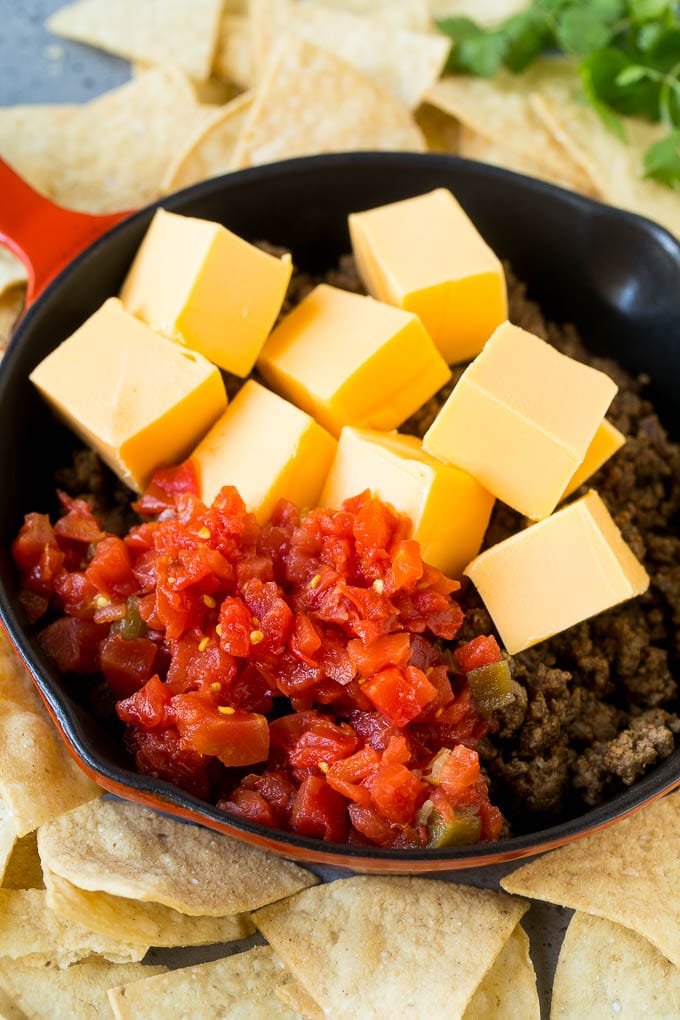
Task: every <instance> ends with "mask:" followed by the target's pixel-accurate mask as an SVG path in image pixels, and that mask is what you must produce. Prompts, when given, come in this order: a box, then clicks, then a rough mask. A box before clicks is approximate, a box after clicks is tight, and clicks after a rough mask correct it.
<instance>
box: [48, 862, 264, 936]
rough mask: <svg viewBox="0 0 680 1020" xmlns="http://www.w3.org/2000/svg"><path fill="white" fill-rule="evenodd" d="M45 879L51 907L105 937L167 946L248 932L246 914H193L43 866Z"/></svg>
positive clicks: (250, 930)
mask: <svg viewBox="0 0 680 1020" xmlns="http://www.w3.org/2000/svg"><path fill="white" fill-rule="evenodd" d="M45 884H46V886H47V903H48V906H49V907H50V909H51V910H53V911H54V912H55V913H56V914H58V915H59V916H60V917H63V918H67V919H68V920H69V921H72V922H73V923H74V924H79V925H86V926H87V927H88V928H91V929H92V931H96V932H97V933H98V934H99V935H101V936H103V937H105V938H119V939H121V938H122V939H125V941H128V942H144V943H146V944H147V945H152V946H158V947H166V948H172V947H174V946H209V945H213V944H214V943H217V942H233V941H235V940H236V939H241V938H245V937H246V936H247V935H252V933H253V925H252V923H251V921H250V920H249V918H248V915H247V914H230V915H228V916H226V917H194V916H190V915H188V914H181V913H180V912H179V911H177V910H173V909H172V907H165V906H163V905H162V904H160V903H140V902H139V901H138V900H133V899H129V898H125V897H123V896H111V894H110V893H103V892H87V891H86V890H83V889H79V888H78V887H77V886H75V885H73V884H72V883H71V882H67V881H66V879H65V878H60V877H59V876H58V875H55V874H53V873H52V872H51V871H50V870H49V869H46V870H45Z"/></svg>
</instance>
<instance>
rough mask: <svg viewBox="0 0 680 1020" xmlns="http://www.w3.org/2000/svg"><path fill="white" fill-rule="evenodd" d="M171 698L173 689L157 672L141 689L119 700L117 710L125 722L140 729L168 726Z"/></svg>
mask: <svg viewBox="0 0 680 1020" xmlns="http://www.w3.org/2000/svg"><path fill="white" fill-rule="evenodd" d="M171 700H172V690H171V689H170V688H169V687H168V686H167V684H164V683H163V681H162V680H161V678H160V677H159V676H158V674H156V675H154V676H152V677H151V678H150V680H148V681H147V683H145V684H144V686H143V687H142V688H141V689H140V690H138V691H136V692H135V693H134V694H131V695H130V696H129V697H127V698H125V699H124V700H123V701H119V702H118V704H117V705H116V712H117V713H118V717H119V718H120V719H122V720H123V722H126V723H129V724H130V725H131V726H135V727H139V729H140V730H151V729H157V728H158V727H167V726H168V723H169V713H168V709H169V707H170V701H171Z"/></svg>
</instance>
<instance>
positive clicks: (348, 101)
mask: <svg viewBox="0 0 680 1020" xmlns="http://www.w3.org/2000/svg"><path fill="white" fill-rule="evenodd" d="M339 96H342V102H338V97H339ZM354 149H398V150H411V151H415V152H422V151H423V150H424V149H425V140H424V138H423V136H422V134H421V132H420V130H419V128H418V127H417V125H416V124H415V121H414V120H413V118H412V117H411V115H410V114H409V113H408V111H407V110H405V109H404V108H403V107H402V106H401V104H400V103H398V102H397V101H396V100H395V99H393V98H392V97H391V96H390V95H388V94H387V93H386V92H383V91H382V90H381V89H379V88H378V86H377V85H374V84H373V82H372V81H369V79H368V78H364V76H363V75H362V74H360V73H359V72H358V71H356V70H355V69H354V68H353V67H350V66H349V65H348V64H345V63H343V62H342V61H341V60H338V59H337V58H336V57H333V56H332V55H331V54H329V53H324V52H323V50H319V49H316V47H314V46H311V45H310V44H309V43H307V42H305V41H304V40H303V39H299V38H297V37H295V36H292V35H289V36H285V37H284V38H283V39H282V40H281V42H280V45H279V46H277V47H276V49H275V51H274V52H273V53H272V59H271V63H270V65H269V69H268V71H267V74H266V76H265V78H264V79H263V81H262V83H261V85H260V87H259V89H258V91H257V95H256V97H255V101H254V102H253V105H252V107H251V109H250V113H249V115H248V118H247V121H246V124H245V126H244V129H243V133H242V135H241V139H240V141H239V144H238V146H237V152H236V154H235V156H234V165H235V166H237V167H246V166H255V165H257V164H258V163H271V162H274V161H276V160H279V159H287V158H289V157H292V156H308V155H311V154H314V153H321V152H343V151H348V150H354Z"/></svg>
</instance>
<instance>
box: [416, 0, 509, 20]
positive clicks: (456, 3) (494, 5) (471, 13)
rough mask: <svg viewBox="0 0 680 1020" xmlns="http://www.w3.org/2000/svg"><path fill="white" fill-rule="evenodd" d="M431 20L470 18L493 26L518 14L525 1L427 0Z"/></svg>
mask: <svg viewBox="0 0 680 1020" xmlns="http://www.w3.org/2000/svg"><path fill="white" fill-rule="evenodd" d="M429 2H430V13H431V14H432V17H433V18H447V17H464V18H472V19H473V20H474V21H477V22H478V23H479V24H480V25H493V24H495V23H496V22H498V21H504V20H505V19H506V18H509V17H511V15H513V14H517V13H519V11H522V10H524V8H525V7H526V6H527V2H526V0H429Z"/></svg>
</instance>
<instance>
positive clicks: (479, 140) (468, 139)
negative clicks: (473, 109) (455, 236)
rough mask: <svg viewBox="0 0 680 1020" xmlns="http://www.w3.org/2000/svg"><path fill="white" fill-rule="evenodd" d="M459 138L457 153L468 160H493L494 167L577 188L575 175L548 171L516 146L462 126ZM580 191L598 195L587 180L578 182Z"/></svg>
mask: <svg viewBox="0 0 680 1020" xmlns="http://www.w3.org/2000/svg"><path fill="white" fill-rule="evenodd" d="M459 138H460V141H459V151H458V155H459V156H464V157H465V159H475V160H477V161H478V162H480V163H491V165H492V166H500V167H504V168H505V169H506V170H513V171H514V172H515V173H517V174H525V175H526V176H527V177H537V178H539V179H540V180H543V181H548V182H549V183H550V184H557V185H559V187H561V188H568V189H569V190H575V189H576V187H577V185H576V184H575V182H574V178H573V177H569V176H567V177H563V176H556V175H553V174H551V173H548V172H547V171H546V170H545V168H544V167H543V165H542V164H541V163H540V162H537V161H536V160H535V159H533V157H532V156H530V155H529V154H528V153H527V154H525V153H520V152H519V151H518V150H517V149H511V148H508V146H507V145H503V144H499V143H497V142H494V141H492V140H491V139H489V138H485V137H484V135H480V134H479V133H478V132H477V131H471V130H470V128H467V127H464V126H462V125H461V128H460V136H459ZM578 190H579V191H580V192H581V193H585V194H591V195H592V196H595V195H596V192H595V189H594V188H592V187H590V186H589V185H588V184H587V181H586V179H584V180H583V181H582V182H581V183H580V184H579V185H578Z"/></svg>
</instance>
